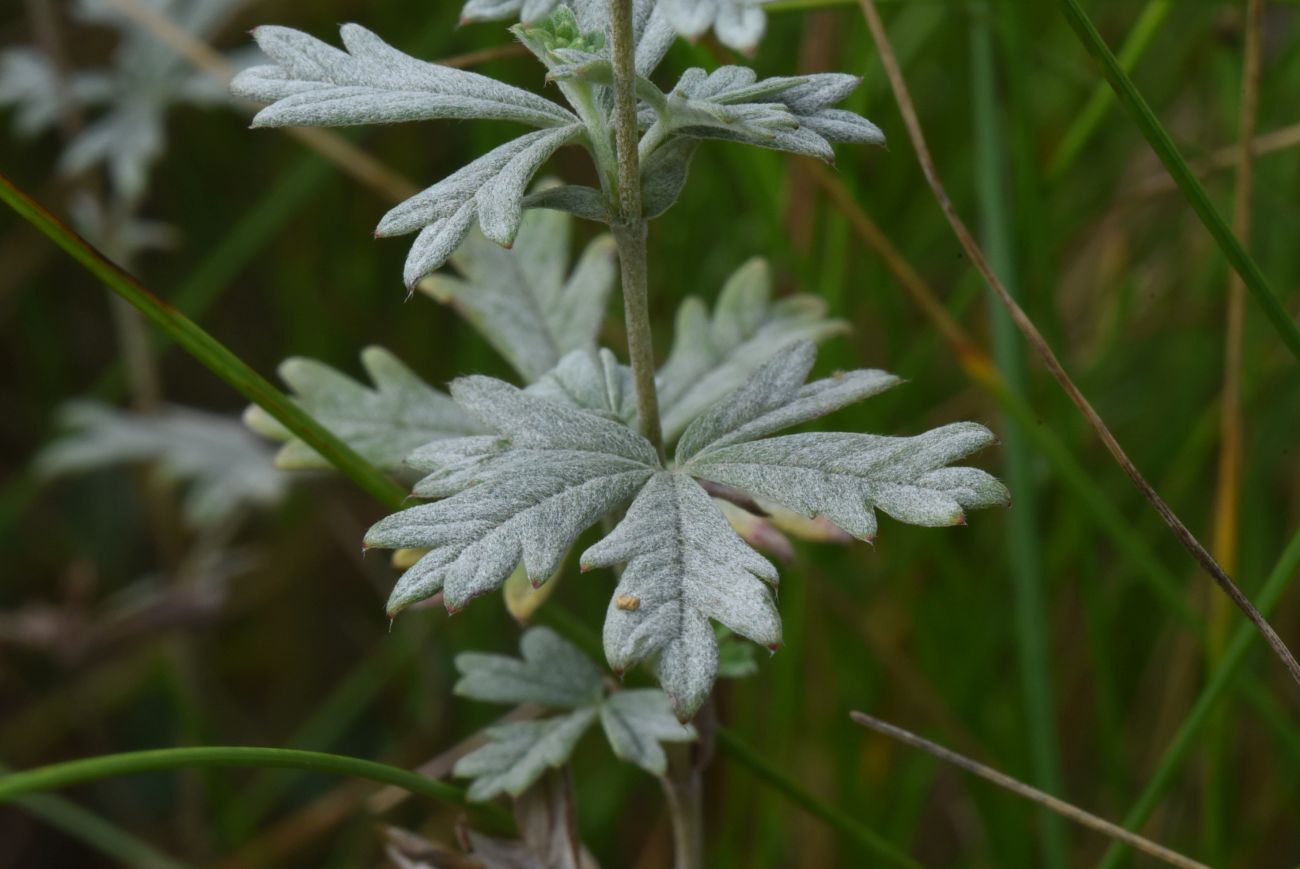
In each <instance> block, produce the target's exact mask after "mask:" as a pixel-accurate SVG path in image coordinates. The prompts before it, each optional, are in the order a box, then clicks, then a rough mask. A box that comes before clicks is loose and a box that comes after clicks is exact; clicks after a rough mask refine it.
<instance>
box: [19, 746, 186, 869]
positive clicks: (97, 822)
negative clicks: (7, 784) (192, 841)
mask: <svg viewBox="0 0 1300 869" xmlns="http://www.w3.org/2000/svg"><path fill="white" fill-rule="evenodd" d="M10 771H11V770H9V768H8V767H6V766H3V765H0V772H10ZM15 803H16V804H17V805H18V806H20V807H21V808H22V809H23V811H25V812H27V813H28V814H30V815H32V816H33V817H36V818H39V819H41V820H42V821H44V822H45V823H47V824H49V825H50V826H51V827H54V828H55V829H58V830H62V831H63V832H64V833H66V834H67V835H69V836H71V837H72V838H74V839H76V840H78V841H80V842H82V843H83V844H85V845H88V846H89V847H91V848H93V849H95V850H96V851H98V852H99V853H100V854H103V855H104V856H105V857H108V858H110V859H112V860H114V861H115V862H117V863H120V864H121V865H123V866H132V867H139V869H186V866H187V864H185V863H182V862H180V861H178V860H175V859H173V858H172V857H169V856H168V855H166V854H164V853H163V852H161V851H159V850H158V849H157V848H155V847H154V846H153V845H151V844H149V843H148V842H146V841H144V840H143V839H141V838H139V837H138V836H136V835H134V834H132V833H130V832H128V831H126V830H124V829H122V828H121V827H119V826H117V825H116V824H113V823H110V822H109V821H106V820H104V819H103V818H101V817H100V816H99V815H97V814H95V813H94V812H92V811H90V810H88V809H84V808H82V807H81V806H79V805H77V804H76V803H74V802H71V801H69V800H65V799H63V798H62V797H56V796H53V795H52V794H32V795H31V796H26V797H22V798H21V799H18V800H15Z"/></svg>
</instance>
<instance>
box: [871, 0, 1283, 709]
mask: <svg viewBox="0 0 1300 869" xmlns="http://www.w3.org/2000/svg"><path fill="white" fill-rule="evenodd" d="M859 4H860V5H861V7H862V13H863V15H864V16H865V17H866V19H867V25H868V27H869V28H870V30H871V36H872V39H873V40H874V41H875V44H876V50H877V51H878V52H879V53H880V60H881V63H882V64H883V65H884V67H885V75H886V77H887V78H888V79H889V85H890V89H891V90H892V91H893V93H894V99H895V101H896V102H897V103H898V108H899V112H900V114H901V115H902V118H903V125H904V126H905V127H906V128H907V133H908V137H909V138H910V139H911V141H912V146H913V148H915V150H916V156H917V160H918V162H919V163H920V165H921V171H922V173H923V174H924V175H925V179H926V182H927V183H928V184H929V185H930V189H931V191H932V192H933V193H934V197H935V199H936V200H937V201H938V203H939V207H940V209H941V210H942V211H943V214H944V217H945V218H946V219H947V221H948V224H949V225H950V226H951V227H952V231H953V234H954V235H956V237H957V241H958V242H959V243H960V244H961V246H962V249H963V250H965V252H966V255H967V256H968V257H969V258H970V261H971V265H973V266H974V267H975V269H976V270H977V271H978V272H979V273H980V275H981V276H982V277H983V278H984V280H985V282H986V283H987V284H988V286H989V288H990V289H992V290H993V293H994V295H996V296H997V298H998V300H999V301H1000V302H1001V303H1002V305H1003V306H1004V307H1005V308H1006V309H1007V311H1008V313H1010V315H1011V319H1012V321H1013V322H1014V323H1015V324H1016V327H1017V328H1018V329H1019V330H1020V333H1021V334H1022V335H1023V336H1024V338H1025V341H1026V342H1027V343H1028V344H1029V346H1030V347H1031V348H1033V350H1034V352H1035V353H1036V354H1037V355H1038V357H1039V359H1040V360H1041V361H1042V363H1043V365H1044V366H1045V367H1046V368H1047V370H1048V371H1049V372H1050V373H1051V375H1052V377H1053V378H1055V380H1056V382H1057V383H1058V384H1059V385H1060V387H1061V389H1063V390H1064V391H1065V394H1066V395H1067V396H1068V397H1069V398H1070V401H1071V402H1073V403H1074V405H1075V406H1076V407H1077V408H1078V409H1079V412H1080V413H1082V414H1083V416H1084V418H1085V419H1086V420H1087V421H1088V424H1089V425H1090V426H1091V427H1092V429H1093V431H1094V432H1095V433H1096V435H1097V437H1098V438H1099V439H1100V440H1101V442H1102V444H1104V445H1105V447H1106V449H1107V451H1108V452H1110V454H1111V456H1112V457H1114V459H1115V462H1116V463H1117V464H1118V465H1119V466H1120V468H1121V469H1123V471H1124V473H1125V474H1126V475H1127V476H1128V478H1129V480H1131V481H1132V483H1133V485H1134V486H1135V487H1136V488H1137V490H1138V492H1140V493H1141V494H1142V497H1143V498H1145V499H1146V500H1147V501H1148V502H1149V503H1150V504H1151V506H1152V507H1153V508H1154V509H1155V511H1156V513H1158V514H1159V515H1160V518H1161V519H1163V520H1164V521H1165V524H1167V525H1168V526H1169V528H1170V530H1172V531H1173V533H1174V536H1175V537H1176V538H1177V539H1178V542H1179V543H1181V544H1182V545H1183V548H1185V549H1186V550H1187V551H1188V552H1189V553H1190V554H1191V556H1192V557H1193V558H1194V559H1195V560H1196V561H1197V563H1198V564H1200V565H1201V567H1202V568H1203V569H1204V570H1205V572H1206V573H1208V574H1209V575H1210V578H1211V579H1213V580H1214V581H1215V582H1216V583H1217V584H1218V586H1219V588H1221V589H1222V590H1223V592H1224V594H1226V595H1227V596H1228V597H1229V598H1230V599H1231V600H1232V602H1233V603H1234V604H1236V606H1237V608H1238V609H1240V610H1241V611H1242V612H1243V613H1244V614H1245V615H1246V618H1248V619H1249V620H1250V621H1251V623H1252V624H1254V625H1255V627H1256V628H1257V629H1258V630H1259V632H1260V633H1261V634H1262V635H1263V637H1264V639H1265V641H1266V642H1267V643H1268V645H1269V647H1270V648H1271V649H1272V650H1273V652H1274V654H1276V655H1277V657H1278V659H1279V660H1281V661H1282V663H1283V665H1284V666H1285V667H1286V669H1287V671H1288V672H1289V673H1290V674H1291V678H1292V679H1293V680H1295V682H1296V684H1297V685H1300V663H1297V662H1296V659H1295V656H1294V655H1292V654H1291V650H1290V649H1288V648H1287V646H1286V643H1284V642H1282V638H1281V637H1279V636H1278V635H1277V631H1275V630H1273V627H1272V626H1271V625H1269V623H1268V622H1267V621H1266V620H1265V619H1264V617H1263V616H1262V615H1261V614H1260V612H1259V610H1258V609H1256V608H1255V605H1254V604H1252V603H1251V602H1250V600H1249V599H1248V598H1247V597H1246V596H1245V594H1243V593H1242V591H1241V589H1240V588H1238V587H1237V584H1236V583H1235V582H1233V580H1232V577H1230V576H1229V575H1228V574H1227V572H1226V571H1224V569H1223V568H1222V567H1221V566H1220V565H1219V563H1218V562H1217V561H1216V560H1215V559H1214V556H1213V555H1211V554H1210V552H1209V550H1207V549H1206V548H1205V546H1204V545H1203V544H1202V543H1201V542H1200V540H1198V539H1197V538H1196V535H1194V534H1192V532H1191V530H1189V529H1188V527H1187V526H1186V525H1185V524H1184V523H1183V521H1182V520H1181V519H1179V518H1178V516H1177V514H1175V513H1174V511H1173V510H1172V509H1171V508H1170V506H1169V505H1168V504H1166V503H1165V501H1164V499H1163V498H1161V497H1160V494H1159V493H1158V492H1156V490H1155V488H1154V487H1152V485H1151V484H1150V483H1149V482H1147V479H1146V477H1144V476H1143V475H1142V472H1141V471H1139V470H1138V468H1137V466H1136V465H1135V464H1134V463H1133V460H1132V459H1130V458H1129V457H1128V454H1127V453H1126V452H1125V451H1124V448H1123V447H1122V446H1120V444H1119V441H1118V440H1116V439H1115V436H1114V434H1112V433H1111V431H1110V428H1109V427H1107V425H1106V423H1105V421H1104V420H1103V419H1102V418H1101V416H1100V414H1098V413H1097V411H1096V410H1095V409H1094V408H1093V406H1092V404H1091V403H1090V402H1089V401H1088V399H1087V398H1086V397H1085V396H1084V395H1083V393H1082V392H1081V391H1080V390H1079V387H1078V386H1076V385H1075V383H1074V381H1073V380H1072V379H1071V378H1070V375H1069V373H1068V372H1067V371H1066V370H1065V366H1064V365H1062V364H1061V361H1060V360H1059V359H1058V358H1057V357H1056V353H1055V352H1053V350H1052V348H1051V346H1050V345H1049V344H1048V343H1047V340H1046V339H1045V338H1044V337H1043V335H1042V333H1041V332H1039V331H1038V327H1037V326H1035V325H1034V322H1033V321H1032V320H1031V319H1030V318H1029V315H1027V314H1026V313H1025V311H1024V309H1023V308H1021V307H1020V305H1019V303H1017V302H1016V300H1015V299H1014V298H1013V297H1012V296H1011V294H1010V293H1009V292H1008V291H1007V288H1006V287H1005V286H1004V285H1003V283H1002V281H1001V279H1000V278H999V277H998V276H997V274H996V273H995V272H994V271H993V268H992V267H991V266H990V265H989V262H988V258H987V257H986V256H985V255H984V251H983V250H982V249H981V248H980V246H979V244H978V243H977V242H976V241H975V238H974V236H972V235H971V233H970V230H969V229H967V227H966V224H965V223H964V222H963V221H962V219H961V216H960V215H958V213H957V209H956V207H955V206H954V205H953V204H952V199H951V198H949V196H948V192H947V190H946V189H945V188H944V186H943V182H942V181H941V180H940V178H939V172H938V169H937V168H936V166H935V163H934V159H933V157H931V155H930V149H929V146H928V145H927V144H926V141H925V133H924V132H923V130H922V129H921V122H920V120H919V119H918V118H917V114H916V107H915V105H914V104H913V103H912V97H911V94H910V93H909V91H908V88H907V82H906V81H905V79H904V78H903V73H902V70H901V69H900V68H899V65H898V59H897V57H896V56H895V55H894V50H893V46H892V45H891V44H890V41H889V36H888V34H886V32H885V26H884V23H883V22H882V21H881V20H880V14H879V13H878V12H877V10H876V4H875V2H874V0H859Z"/></svg>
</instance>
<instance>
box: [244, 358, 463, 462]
mask: <svg viewBox="0 0 1300 869" xmlns="http://www.w3.org/2000/svg"><path fill="white" fill-rule="evenodd" d="M361 364H362V366H363V367H364V368H365V370H366V373H367V374H368V375H369V376H370V379H371V381H372V382H373V383H374V388H370V387H367V386H365V385H363V384H361V383H359V382H357V381H355V380H353V379H352V378H350V377H348V376H347V375H345V374H342V373H340V372H339V371H336V370H335V369H333V368H331V367H329V366H328V365H325V364H324V363H322V362H317V361H315V360H313V359H304V358H301V357H295V358H293V359H287V360H285V361H284V362H283V363H282V364H281V365H280V377H281V378H282V379H283V380H284V382H285V383H287V384H288V385H289V386H290V388H291V389H292V391H293V393H294V395H295V399H296V401H297V402H298V405H299V406H300V407H302V409H303V410H305V411H307V413H309V414H311V415H312V416H313V417H315V418H316V419H317V420H318V421H319V422H320V423H321V425H323V426H325V427H326V428H327V429H329V430H330V431H331V432H332V433H333V434H335V435H337V436H338V437H339V438H340V439H341V440H342V441H343V442H344V443H346V444H347V445H348V446H350V447H352V448H353V449H354V450H356V451H357V452H358V453H360V454H361V455H362V456H363V457H364V458H365V459H367V460H368V461H370V462H373V463H374V464H376V465H379V466H380V467H382V468H384V469H385V470H390V471H391V470H396V469H398V468H400V467H402V460H403V459H404V458H406V456H407V454H408V453H410V452H411V451H412V450H414V449H416V448H417V447H420V446H423V445H425V444H427V443H429V442H430V441H436V440H441V439H444V438H454V437H460V436H464V435H469V434H475V433H478V432H480V431H482V428H481V427H480V426H479V425H478V424H477V423H476V422H475V421H474V420H473V419H472V418H470V417H469V416H467V415H466V414H465V413H464V412H463V411H462V410H461V409H460V408H459V407H457V406H456V404H455V403H454V402H453V401H452V400H451V398H450V397H448V396H447V395H446V394H444V393H442V392H439V391H438V390H436V389H434V388H433V387H431V386H429V385H427V384H426V383H424V382H423V381H422V380H420V378H419V377H417V376H416V375H415V374H414V373H413V372H412V371H411V370H410V369H409V368H407V367H406V366H405V365H403V364H402V363H401V362H400V361H399V360H398V359H397V357H395V356H393V355H392V354H391V353H389V352H388V351H387V350H384V349H383V348H380V347H368V348H366V349H365V350H363V351H362V353H361ZM244 421H245V423H246V424H247V425H248V427H249V428H251V429H253V430H254V431H256V432H257V433H259V434H261V435H263V436H264V437H269V438H273V439H275V440H281V441H286V443H285V446H284V447H283V448H282V449H281V450H280V453H279V455H278V456H277V457H276V464H277V465H279V466H280V467H281V468H291V469H301V468H324V467H328V464H327V463H326V462H325V460H324V459H322V458H321V457H320V456H319V455H317V454H316V452H315V451H314V450H312V449H311V448H310V447H308V446H307V445H306V444H304V443H303V442H302V441H300V440H298V439H297V438H296V437H294V436H293V435H292V434H291V433H290V432H289V431H288V430H287V429H285V428H284V427H283V426H282V425H280V423H279V422H277V421H276V420H275V419H274V418H272V417H271V416H270V414H268V413H266V411H264V410H262V409H261V408H259V407H257V406H256V405H254V406H250V407H249V408H248V410H247V411H245V413H244Z"/></svg>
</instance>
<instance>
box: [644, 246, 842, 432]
mask: <svg viewBox="0 0 1300 869" xmlns="http://www.w3.org/2000/svg"><path fill="white" fill-rule="evenodd" d="M846 329H847V326H846V324H845V323H844V322H843V321H841V320H828V319H826V304H825V302H823V301H822V300H821V299H819V298H817V297H815V296H807V295H801V296H790V297H787V298H784V299H780V300H778V301H775V302H773V301H772V274H771V269H770V267H769V266H768V264H767V262H766V261H765V260H762V259H753V260H750V261H749V262H748V263H746V264H745V265H744V266H742V267H741V268H740V269H738V270H737V271H736V273H735V274H733V275H732V276H731V277H730V278H729V279H728V280H727V283H726V285H725V286H724V287H723V288H722V292H721V293H720V294H719V295H718V302H717V305H716V307H715V308H714V312H713V316H712V317H710V316H709V313H708V309H707V308H706V307H705V305H704V302H702V301H701V300H699V299H697V298H689V299H687V300H686V301H685V302H683V303H682V306H681V307H680V308H679V309H678V311H677V327H676V329H675V331H674V338H673V347H672V352H671V353H669V355H668V359H667V361H666V362H665V363H664V366H663V368H661V369H660V370H659V376H658V382H659V401H660V404H661V406H662V408H663V425H664V437H665V438H667V439H668V440H670V441H671V440H672V439H674V438H676V437H677V436H678V435H680V434H681V433H682V432H683V431H684V430H685V429H686V426H687V425H689V424H690V422H691V420H693V419H695V417H697V416H699V415H700V414H701V413H703V412H704V411H705V410H706V409H707V408H709V407H711V406H712V405H713V404H714V403H716V402H717V401H719V400H720V399H722V398H723V397H724V396H726V395H727V394H728V393H730V392H732V391H733V390H735V389H736V388H737V387H739V386H740V385H741V384H743V383H744V382H745V381H746V380H747V379H748V378H749V376H750V375H751V374H752V373H753V372H754V371H755V369H757V368H758V367H759V366H760V365H762V364H763V363H764V362H766V361H767V360H768V359H770V358H771V357H772V355H773V354H775V353H778V352H779V351H781V350H783V349H784V348H786V347H789V346H790V345H791V344H793V343H795V342H797V341H823V340H825V339H826V338H828V337H830V336H832V335H836V334H840V333H842V332H844V331H846Z"/></svg>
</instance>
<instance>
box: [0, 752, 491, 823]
mask: <svg viewBox="0 0 1300 869" xmlns="http://www.w3.org/2000/svg"><path fill="white" fill-rule="evenodd" d="M214 767H255V768H262V769H302V770H311V771H313V772H321V773H327V774H330V775H338V776H344V777H347V778H359V779H365V780H367V781H372V782H377V783H379V784H387V785H396V786H397V787H400V788H404V789H406V790H408V791H410V792H411V793H413V794H416V795H418V796H423V797H428V798H430V799H433V800H436V801H438V802H441V803H446V804H448V805H452V806H456V807H458V808H463V809H466V810H469V811H472V812H473V813H474V814H476V815H478V816H479V817H481V818H482V819H484V820H486V821H489V822H491V823H493V824H495V825H496V826H497V827H499V828H504V829H509V828H510V827H511V826H513V823H512V821H511V819H510V816H509V814H507V813H506V812H505V811H504V810H503V809H501V808H500V807H498V806H494V805H483V804H478V803H470V802H468V801H467V800H466V798H465V792H464V791H463V790H461V789H460V788H458V787H456V786H455V785H450V784H447V783H446V782H443V781H438V780H437V779H432V778H429V777H427V776H423V775H420V774H419V773H414V772H411V771H410V770H405V769H400V768H399V767H395V766H389V765H388V764H383V763H378V762H376V761H373V760H364V759H362V758H359V757H348V756H346V755H341V754H324V753H322V752H317V751H296V750H293V749H288V748H254V747H245V746H208V747H202V748H161V749H155V750H152V751H130V752H125V753H123V754H105V755H100V756H99V757H88V758H84V759H82V760H71V761H66V762H64V763H55V764H51V765H49V766H41V767H37V768H35V769H29V770H23V771H21V772H14V773H10V774H8V775H5V776H0V802H8V801H11V800H15V799H18V798H19V797H23V796H26V795H28V794H35V793H41V792H43V791H51V790H58V789H60V788H65V787H70V786H72V785H78V784H84V783H85V782H92V781H99V780H100V779H106V778H117V777H120V776H125V775H136V774H138V773H145V772H163V771H172V770H178V769H210V768H214Z"/></svg>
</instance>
